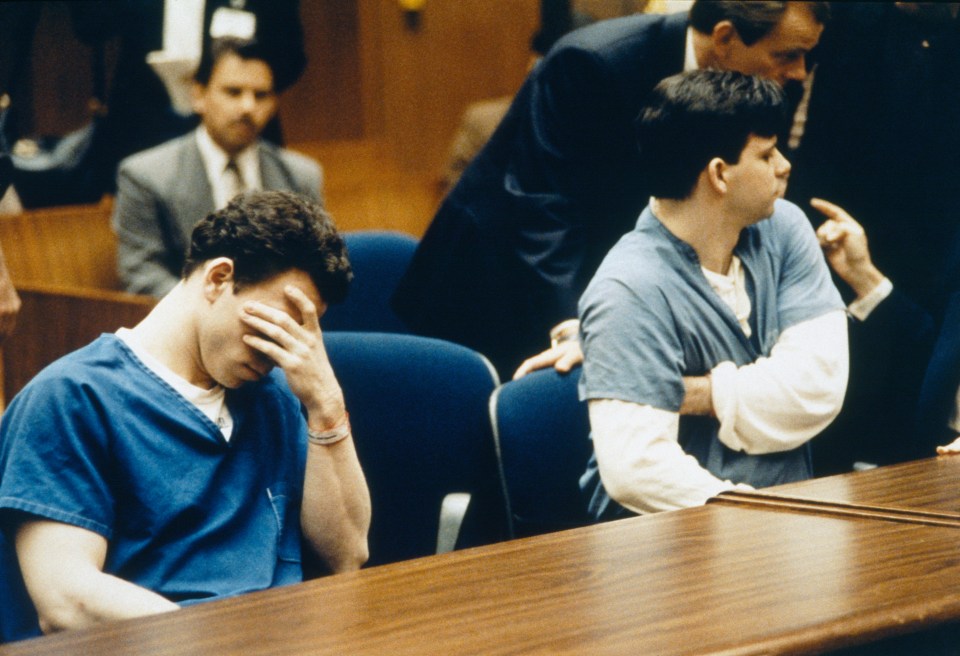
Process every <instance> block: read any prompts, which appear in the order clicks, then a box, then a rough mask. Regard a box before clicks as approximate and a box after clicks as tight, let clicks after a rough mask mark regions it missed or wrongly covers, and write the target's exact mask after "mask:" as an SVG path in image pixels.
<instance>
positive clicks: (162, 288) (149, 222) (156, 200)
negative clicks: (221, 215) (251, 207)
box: [113, 39, 322, 296]
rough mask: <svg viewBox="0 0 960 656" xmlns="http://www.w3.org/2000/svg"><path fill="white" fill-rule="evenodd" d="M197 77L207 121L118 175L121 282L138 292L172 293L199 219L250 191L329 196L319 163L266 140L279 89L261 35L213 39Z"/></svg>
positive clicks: (199, 108)
mask: <svg viewBox="0 0 960 656" xmlns="http://www.w3.org/2000/svg"><path fill="white" fill-rule="evenodd" d="M195 80H196V84H195V85H194V109H195V110H196V112H197V114H199V115H200V117H201V124H200V127H199V128H197V130H196V131H195V132H192V133H190V134H188V135H185V136H183V137H180V138H178V139H174V140H173V141H169V142H167V143H165V144H161V145H159V146H157V147H155V148H151V149H150V150H146V151H144V152H142V153H138V154H136V155H133V156H131V157H129V158H127V159H125V160H124V161H123V162H121V164H120V169H119V171H118V173H117V197H116V202H115V205H114V211H113V224H114V229H115V230H116V232H117V237H118V239H119V246H118V253H117V258H118V269H119V273H120V279H121V280H122V281H123V284H124V287H125V289H126V290H127V291H129V292H133V293H139V294H151V295H154V296H162V295H164V294H165V293H167V292H168V291H170V289H172V288H173V286H174V285H175V284H176V283H177V281H178V279H179V273H180V269H181V268H182V267H183V261H184V255H185V254H186V249H187V245H188V241H187V240H188V239H189V236H190V231H191V229H192V228H193V224H194V223H195V222H196V221H197V219H198V218H200V217H202V216H205V215H206V214H208V213H210V212H212V211H214V210H215V209H218V208H221V207H223V206H224V205H226V204H227V202H228V201H229V200H230V199H231V198H233V196H234V195H236V194H237V193H239V192H241V191H244V190H248V189H250V190H253V189H270V190H279V191H296V192H298V193H301V194H304V195H306V196H308V197H310V198H312V199H313V200H315V201H317V202H321V198H322V196H321V184H322V179H321V171H320V167H319V166H318V165H317V163H316V162H314V161H313V160H311V159H309V158H307V157H305V156H303V155H299V154H297V153H293V152H291V151H288V150H284V149H280V148H277V147H275V146H273V145H271V144H269V143H267V142H265V141H263V140H262V139H260V134H261V132H262V131H263V129H264V127H265V126H266V125H267V122H268V121H269V120H270V118H271V117H272V116H273V115H274V112H275V111H276V108H277V96H276V93H275V91H274V80H273V73H272V71H271V69H270V65H269V64H268V63H267V61H266V60H265V59H264V58H263V56H262V54H261V53H260V49H259V46H258V45H257V44H256V43H255V42H252V41H239V40H237V39H221V40H218V41H214V42H213V44H212V45H211V47H210V48H209V50H208V51H205V53H204V58H203V59H202V60H201V62H200V66H199V67H198V69H197V73H196V76H195Z"/></svg>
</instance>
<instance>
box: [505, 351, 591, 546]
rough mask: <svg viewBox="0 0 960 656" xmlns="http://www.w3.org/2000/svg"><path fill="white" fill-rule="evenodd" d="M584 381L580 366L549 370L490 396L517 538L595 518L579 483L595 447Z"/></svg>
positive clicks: (534, 373)
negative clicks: (581, 390)
mask: <svg viewBox="0 0 960 656" xmlns="http://www.w3.org/2000/svg"><path fill="white" fill-rule="evenodd" d="M579 380H580V369H579V368H577V369H575V370H574V371H572V372H570V373H569V374H566V375H561V374H559V373H557V372H556V370H554V369H552V368H551V369H544V370H540V371H535V372H533V373H531V374H527V375H526V376H524V377H523V378H521V379H519V380H514V381H510V382H508V383H504V384H503V385H501V386H500V387H499V388H498V389H497V390H496V392H494V394H493V396H492V397H491V399H490V416H491V420H492V423H493V427H494V438H495V440H496V443H497V451H498V453H499V455H500V465H501V473H502V479H503V485H504V495H505V496H506V499H507V506H508V509H509V516H510V531H511V535H513V536H515V537H524V536H528V535H537V534H539V533H547V532H550V531H558V530H562V529H566V528H573V527H576V526H583V525H586V524H588V523H590V522H591V519H590V517H589V515H588V514H587V510H586V504H585V502H584V501H583V499H582V498H581V495H580V484H579V479H580V475H581V474H583V472H584V470H585V469H586V466H587V460H588V459H589V458H590V454H591V453H592V449H593V446H592V444H591V442H590V421H589V417H588V415H587V406H586V403H584V402H581V401H580V400H579V399H578V397H577V383H578V382H579Z"/></svg>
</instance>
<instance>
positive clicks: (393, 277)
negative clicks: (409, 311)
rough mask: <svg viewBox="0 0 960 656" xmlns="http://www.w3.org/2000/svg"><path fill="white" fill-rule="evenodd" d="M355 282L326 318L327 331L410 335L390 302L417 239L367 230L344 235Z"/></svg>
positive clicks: (330, 309)
mask: <svg viewBox="0 0 960 656" xmlns="http://www.w3.org/2000/svg"><path fill="white" fill-rule="evenodd" d="M343 236H344V240H345V241H346V244H347V253H348V255H349V257H350V265H351V266H352V267H353V274H354V278H353V282H352V283H351V284H350V293H349V294H347V299H346V300H345V301H344V302H343V303H339V304H337V305H331V306H330V307H329V308H328V309H327V313H326V314H325V315H324V316H323V320H322V321H321V325H322V326H323V329H324V330H349V331H354V332H383V333H405V332H408V331H407V328H406V326H405V325H404V323H403V321H401V320H400V317H398V316H397V315H396V313H394V311H393V308H391V306H390V299H391V297H392V296H393V292H394V290H395V289H396V288H397V283H398V282H399V281H400V278H401V276H403V274H404V272H406V270H407V267H408V266H409V264H410V260H411V258H412V257H413V252H414V251H415V250H416V249H417V239H416V238H415V237H412V236H411V235H407V234H404V233H401V232H391V231H379V230H364V231H358V232H346V233H344V235H343Z"/></svg>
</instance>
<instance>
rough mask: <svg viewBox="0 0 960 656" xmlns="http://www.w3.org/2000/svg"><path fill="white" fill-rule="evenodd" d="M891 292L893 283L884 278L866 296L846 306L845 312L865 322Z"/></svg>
mask: <svg viewBox="0 0 960 656" xmlns="http://www.w3.org/2000/svg"><path fill="white" fill-rule="evenodd" d="M892 291H893V283H892V282H890V279H889V278H884V279H883V280H881V281H880V282H879V283H877V286H876V287H874V288H873V289H871V290H870V291H869V292H868V293H867V294H866V296H864V297H863V298H858V299H856V300H855V301H853V302H852V303H851V304H850V305H848V306H847V312H848V313H849V314H850V316H852V317H853V318H854V319H857V320H859V321H866V320H867V317H869V316H870V313H871V312H873V311H874V310H876V309H877V306H878V305H880V304H881V303H883V301H885V300H886V298H887V297H888V296H889V295H890V292H892Z"/></svg>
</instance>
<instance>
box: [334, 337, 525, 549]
mask: <svg viewBox="0 0 960 656" xmlns="http://www.w3.org/2000/svg"><path fill="white" fill-rule="evenodd" d="M324 342H325V344H326V349H327V352H328V354H329V356H330V362H331V364H332V365H333V369H334V372H335V373H336V375H337V379H338V380H339V381H340V385H341V387H342V388H343V394H344V397H345V399H346V404H347V410H348V411H349V412H350V423H351V424H352V426H353V435H354V439H355V441H356V445H357V451H358V453H359V457H360V463H361V465H362V466H363V470H364V473H365V475H366V477H367V484H368V486H369V488H370V495H371V499H372V504H373V519H372V525H371V529H370V561H369V564H370V565H379V564H383V563H389V562H394V561H398V560H405V559H409V558H415V557H419V556H426V555H430V554H433V553H436V552H437V550H438V548H437V546H438V532H440V519H439V517H440V514H441V506H442V505H443V503H444V499H445V497H447V495H448V494H450V493H462V492H465V493H468V494H470V497H471V500H470V503H469V507H468V508H467V510H466V518H465V521H464V523H463V526H462V531H460V533H459V540H456V544H457V546H458V547H461V548H462V547H467V546H477V545H480V544H487V543H491V542H495V541H498V540H501V539H504V538H505V537H506V536H507V530H506V521H507V518H506V513H505V503H504V500H503V496H502V489H501V486H500V483H499V476H498V469H497V461H496V452H495V450H494V445H493V436H492V434H491V428H490V424H489V420H488V415H487V405H488V402H489V398H490V394H491V393H492V392H493V390H494V389H495V388H496V385H497V378H496V374H495V373H494V370H493V369H492V367H491V366H490V364H489V362H487V360H486V359H485V358H483V356H481V355H479V354H478V353H476V352H474V351H472V350H470V349H468V348H466V347H463V346H460V345H457V344H451V343H449V342H444V341H441V340H437V339H430V338H426V337H417V336H413V335H400V334H395V333H354V332H328V333H326V334H325V335H324ZM454 505H455V504H454Z"/></svg>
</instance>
